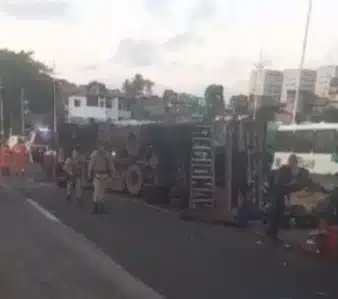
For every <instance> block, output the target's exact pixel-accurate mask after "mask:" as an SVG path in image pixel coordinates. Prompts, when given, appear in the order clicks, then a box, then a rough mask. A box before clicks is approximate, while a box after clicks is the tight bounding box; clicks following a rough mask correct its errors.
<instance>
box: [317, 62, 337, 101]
mask: <svg viewBox="0 0 338 299" xmlns="http://www.w3.org/2000/svg"><path fill="white" fill-rule="evenodd" d="M336 77H338V66H337V65H328V66H322V67H320V68H319V69H318V70H317V80H316V86H315V94H316V95H317V96H318V97H321V98H329V90H330V83H331V79H332V78H336Z"/></svg>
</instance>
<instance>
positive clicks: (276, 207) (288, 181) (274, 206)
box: [267, 155, 312, 241]
mask: <svg viewBox="0 0 338 299" xmlns="http://www.w3.org/2000/svg"><path fill="white" fill-rule="evenodd" d="M311 183H312V181H311V179H310V177H309V172H308V171H307V170H306V169H305V168H302V167H299V166H298V158H297V156H296V155H290V157H289V159H288V164H286V165H282V166H281V167H280V168H279V169H278V170H277V172H276V176H275V178H274V185H273V186H272V189H273V191H272V192H273V195H272V196H271V197H272V198H271V203H270V204H271V205H270V213H269V227H268V230H267V235H268V237H270V238H271V239H272V240H273V241H279V239H278V232H279V230H280V228H281V226H282V224H283V217H284V211H285V201H286V199H287V197H288V196H289V195H290V194H291V193H292V192H296V191H299V190H301V189H303V188H305V187H307V186H310V185H311Z"/></svg>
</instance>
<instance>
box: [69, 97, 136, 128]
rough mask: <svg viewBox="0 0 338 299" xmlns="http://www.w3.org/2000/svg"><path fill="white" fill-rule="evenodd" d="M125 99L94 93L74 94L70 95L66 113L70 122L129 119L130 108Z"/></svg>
mask: <svg viewBox="0 0 338 299" xmlns="http://www.w3.org/2000/svg"><path fill="white" fill-rule="evenodd" d="M124 104H125V103H124V101H123V99H119V98H118V97H113V98H108V97H103V96H94V95H72V96H69V97H68V103H67V105H66V114H67V120H68V122H88V121H89V120H90V119H93V120H96V121H117V120H121V119H129V118H130V116H131V112H130V109H128V107H127V105H124Z"/></svg>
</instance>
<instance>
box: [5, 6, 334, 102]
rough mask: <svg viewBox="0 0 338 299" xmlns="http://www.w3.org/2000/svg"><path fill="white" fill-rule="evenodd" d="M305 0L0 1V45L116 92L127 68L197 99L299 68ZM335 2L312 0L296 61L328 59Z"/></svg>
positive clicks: (234, 90)
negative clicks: (260, 75) (258, 69)
mask: <svg viewBox="0 0 338 299" xmlns="http://www.w3.org/2000/svg"><path fill="white" fill-rule="evenodd" d="M308 2H309V1H308V0H297V1H295V0H283V1H282V0H254V1H253V0H0V28H1V30H0V47H1V48H8V49H11V50H16V51H20V50H32V51H34V53H35V54H34V55H35V58H37V59H39V60H41V61H42V62H44V63H46V64H47V65H49V66H54V68H55V72H56V74H57V76H58V77H62V78H65V79H68V80H70V81H72V82H75V83H78V84H85V83H88V82H89V81H91V80H98V81H102V82H104V83H105V84H106V85H107V86H108V87H111V88H120V87H121V85H122V82H123V81H124V80H125V79H126V78H129V77H132V76H133V75H134V74H136V73H141V74H142V75H143V76H144V77H146V78H148V79H151V80H153V81H154V82H155V87H154V91H155V92H156V93H162V92H163V90H164V89H166V88H172V89H174V90H176V91H179V92H189V93H194V94H197V95H202V94H203V93H204V90H205V88H206V86H207V85H209V84H213V83H215V84H222V85H223V86H224V88H225V91H226V92H227V93H239V92H244V93H245V92H247V90H248V79H249V74H250V71H251V70H252V69H253V68H254V65H255V63H257V62H258V60H259V56H260V52H262V58H263V61H264V64H265V67H266V68H277V69H281V70H282V69H284V68H297V67H298V66H299V61H300V55H301V48H302V41H303V37H304V30H305V20H306V14H307V9H308ZM337 14H338V1H337V0H313V10H312V18H311V25H310V32H309V40H308V48H307V52H306V60H305V67H308V68H316V67H318V66H320V65H327V64H338V34H337V33H336V27H337Z"/></svg>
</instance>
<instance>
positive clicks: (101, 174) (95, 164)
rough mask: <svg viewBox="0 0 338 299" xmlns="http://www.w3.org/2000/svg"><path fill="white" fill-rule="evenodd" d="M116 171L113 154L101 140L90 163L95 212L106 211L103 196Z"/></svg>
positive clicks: (89, 176) (89, 171) (89, 173)
mask: <svg viewBox="0 0 338 299" xmlns="http://www.w3.org/2000/svg"><path fill="white" fill-rule="evenodd" d="M113 171H114V165H113V161H112V155H111V154H110V153H109V152H108V151H107V150H106V149H105V147H104V143H103V142H100V143H99V146H98V148H97V149H96V150H95V151H93V152H92V154H91V156H90V159H89V163H88V178H90V179H93V187H94V193H93V213H95V214H96V213H104V212H105V211H104V203H103V198H104V195H105V191H106V188H107V183H108V180H109V177H110V176H111V174H112V172H113Z"/></svg>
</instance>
